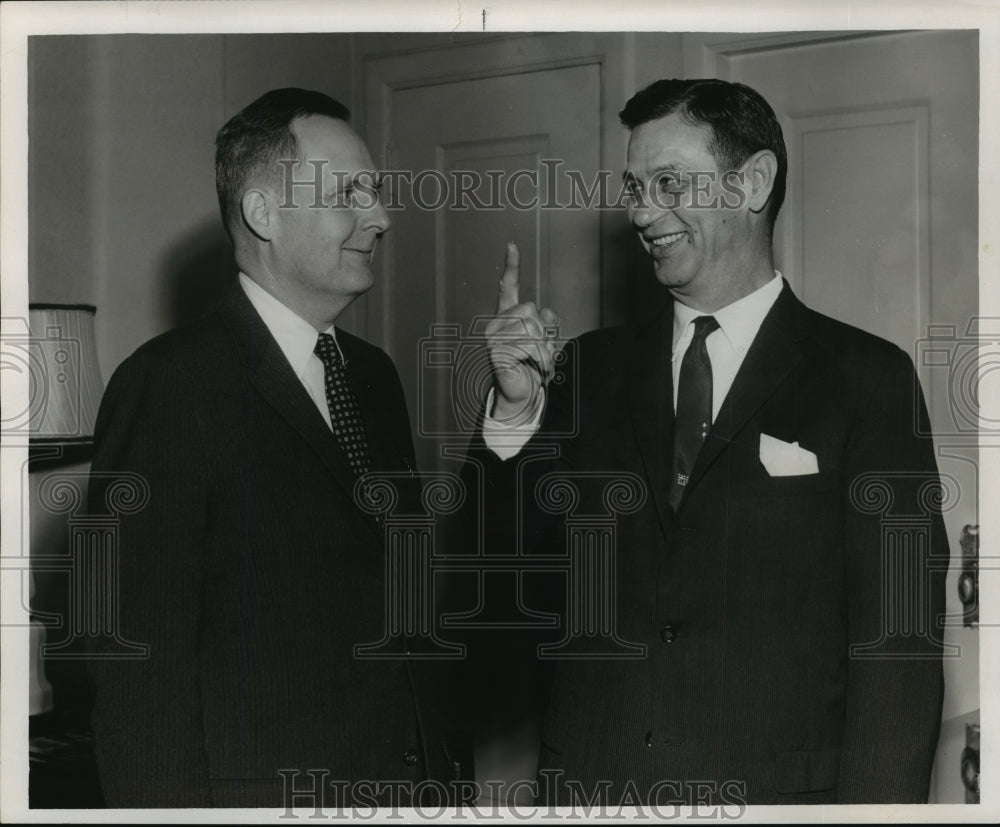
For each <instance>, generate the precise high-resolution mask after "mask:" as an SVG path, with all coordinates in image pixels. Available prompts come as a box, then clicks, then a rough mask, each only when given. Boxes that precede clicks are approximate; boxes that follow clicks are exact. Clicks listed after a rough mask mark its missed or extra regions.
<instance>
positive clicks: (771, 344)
mask: <svg viewBox="0 0 1000 827" xmlns="http://www.w3.org/2000/svg"><path fill="white" fill-rule="evenodd" d="M805 336H806V320H805V307H804V305H803V304H802V303H801V302H800V301H799V300H798V299H797V298H795V295H794V294H793V293H792V291H791V288H790V287H789V286H788V283H787V282H786V283H784V285H783V286H782V291H781V293H780V294H779V296H778V299H777V301H775V303H774V306H773V307H772V308H771V310H770V311H769V312H768V314H767V316H765V317H764V322H763V324H762V325H761V326H760V330H759V331H758V332H757V336H756V337H755V338H754V340H753V344H752V345H751V346H750V350H749V351H747V355H746V358H745V359H744V360H743V365H742V366H741V367H740V370H739V372H738V373H737V374H736V378H735V379H734V380H733V384H732V387H731V388H730V389H729V393H728V394H727V396H726V398H725V400H723V403H722V407H721V408H720V409H719V414H718V416H716V418H715V422H714V423H713V424H712V429H711V430H710V431H709V434H708V437H707V439H706V440H705V444H704V445H703V446H702V449H701V452H700V453H699V454H698V458H697V460H696V461H695V464H694V469H693V470H692V472H691V479H690V481H689V482H688V485H687V490H686V491H685V498H686V497H687V496H688V495H690V493H691V490H692V489H693V488H694V487H695V486H696V485H697V484H698V481H699V480H700V479H701V478H702V477H703V476H704V475H705V472H706V471H708V469H709V468H710V467H711V466H712V464H713V463H714V462H715V461H716V460H717V459H718V457H719V455H720V454H721V453H722V452H723V451H724V450H725V449H726V448H728V447H729V445H730V444H731V443H732V442H733V441H734V439H735V438H736V436H737V435H738V434H739V432H740V430H741V429H742V428H743V426H744V425H746V423H747V421H748V420H749V419H750V418H751V417H752V416H753V415H754V414H755V413H756V412H757V411H758V410H759V409H760V407H761V406H762V405H763V404H764V403H765V402H766V401H767V400H768V399H769V398H770V397H771V396H772V394H774V392H775V391H776V390H777V389H778V386H779V385H781V383H782V382H783V381H784V380H785V379H786V378H787V377H788V375H789V374H790V373H791V372H792V370H793V369H794V368H795V366H796V365H798V363H799V362H800V361H801V360H802V356H803V354H802V349H801V346H800V342H801V341H802V339H804V338H805ZM682 505H683V500H682Z"/></svg>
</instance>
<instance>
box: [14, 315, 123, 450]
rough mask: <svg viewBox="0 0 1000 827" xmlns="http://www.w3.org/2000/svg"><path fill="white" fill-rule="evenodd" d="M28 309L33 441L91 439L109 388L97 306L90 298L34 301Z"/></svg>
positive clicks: (65, 441)
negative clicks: (103, 376) (100, 359)
mask: <svg viewBox="0 0 1000 827" xmlns="http://www.w3.org/2000/svg"><path fill="white" fill-rule="evenodd" d="M28 311H29V326H30V330H31V342H30V361H31V370H30V379H29V382H30V401H29V406H30V410H29V417H30V419H29V433H30V435H31V436H30V438H31V442H32V443H42V444H45V443H48V444H72V443H86V442H90V441H91V440H92V439H93V436H94V424H95V423H96V422H97V409H98V407H99V406H100V403H101V394H102V393H103V392H104V383H103V382H102V380H101V372H100V369H99V366H98V364H97V340H96V338H95V334H94V315H95V313H96V310H95V308H94V307H93V306H91V305H85V304H32V305H29V307H28Z"/></svg>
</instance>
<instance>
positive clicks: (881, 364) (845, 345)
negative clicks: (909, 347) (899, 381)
mask: <svg viewBox="0 0 1000 827" xmlns="http://www.w3.org/2000/svg"><path fill="white" fill-rule="evenodd" d="M806 327H807V329H808V331H809V338H810V339H812V340H813V341H814V342H816V343H818V344H819V346H820V347H821V348H823V349H824V350H826V351H828V352H829V353H830V355H831V357H833V358H834V359H836V360H837V361H840V362H843V363H844V364H846V365H848V366H865V367H867V368H869V369H882V370H899V369H910V368H912V366H913V362H912V359H911V357H910V355H909V354H908V353H907V352H906V351H904V350H903V349H902V348H900V347H899V346H898V345H895V344H893V343H892V342H890V341H889V340H888V339H883V338H882V337H881V336H876V335H875V334H874V333H869V332H868V331H866V330H862V329H861V328H859V327H855V326H853V325H850V324H847V323H846V322H842V321H840V320H838V319H834V318H831V317H830V316H826V315H824V314H822V313H819V312H818V311H815V310H810V309H808V308H807V309H806Z"/></svg>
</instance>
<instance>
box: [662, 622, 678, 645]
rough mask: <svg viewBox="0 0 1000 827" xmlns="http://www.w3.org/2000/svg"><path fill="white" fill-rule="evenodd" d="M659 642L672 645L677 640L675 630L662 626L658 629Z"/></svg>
mask: <svg viewBox="0 0 1000 827" xmlns="http://www.w3.org/2000/svg"><path fill="white" fill-rule="evenodd" d="M660 640H662V641H663V642H664V643H673V642H674V641H675V640H677V630H676V629H675V628H674V627H673V626H664V627H663V628H662V629H660Z"/></svg>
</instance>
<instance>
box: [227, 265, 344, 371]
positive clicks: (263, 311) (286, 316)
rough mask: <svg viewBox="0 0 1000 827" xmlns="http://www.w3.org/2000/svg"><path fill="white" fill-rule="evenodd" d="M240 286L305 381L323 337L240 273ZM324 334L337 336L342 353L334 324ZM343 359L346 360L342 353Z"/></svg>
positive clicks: (293, 368) (293, 367)
mask: <svg viewBox="0 0 1000 827" xmlns="http://www.w3.org/2000/svg"><path fill="white" fill-rule="evenodd" d="M240 286H241V287H242V288H243V292H244V293H246V295H247V298H248V299H249V300H250V303H251V304H252V305H253V306H254V309H255V310H256V311H257V313H258V314H260V317H261V319H262V320H263V321H264V324H265V325H266V326H267V329H268V330H269V331H270V332H271V335H272V336H273V337H274V339H275V341H276V342H277V343H278V347H280V348H281V352H282V353H284V354H285V358H286V359H287V360H288V364H290V365H291V366H292V370H293V371H295V375H296V376H297V377H298V378H299V379H301V378H302V376H303V374H304V373H305V370H306V366H307V365H308V364H309V358H310V357H311V356H312V355H313V350H315V348H316V340H317V339H318V338H319V334H318V333H317V332H316V328H315V327H313V326H312V325H311V324H309V322H307V321H306V320H305V319H303V318H302V317H301V316H299V315H298V314H297V313H295V312H294V311H293V310H290V309H289V308H288V307H286V306H285V305H283V304H282V303H281V302H280V301H278V299H276V298H275V297H274V296H272V295H271V294H270V293H268V292H267V291H266V290H265V289H264V288H263V287H261V286H260V285H259V284H257V282H255V281H254V280H253V279H251V278H250V277H249V276H248V275H246V274H245V273H240ZM323 332H324V333H329V334H330V335H331V336H333V341H334V343H336V344H337V350H338V351H340V344H339V343H338V342H337V334H336V331H335V330H334V327H333V325H330V326H329V327H328V328H327V329H326V330H325V331H323ZM340 358H341V359H343V358H344V354H343V353H342V352H341V354H340Z"/></svg>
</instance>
